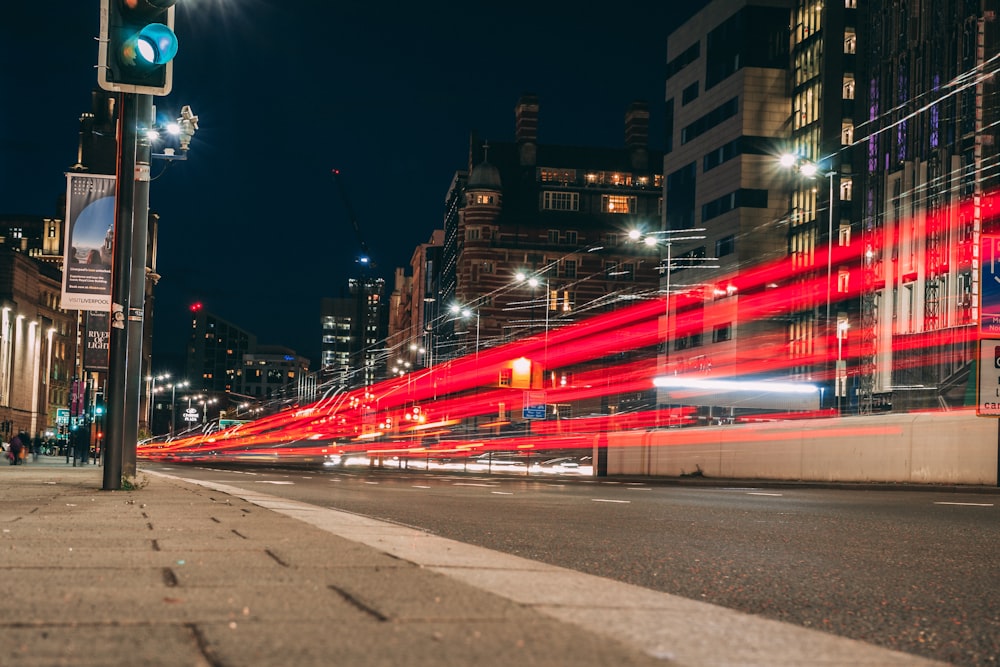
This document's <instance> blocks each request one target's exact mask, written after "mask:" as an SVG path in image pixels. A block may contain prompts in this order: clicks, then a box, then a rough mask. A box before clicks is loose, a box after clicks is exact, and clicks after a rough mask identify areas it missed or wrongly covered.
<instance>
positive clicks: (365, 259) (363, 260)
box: [331, 169, 375, 268]
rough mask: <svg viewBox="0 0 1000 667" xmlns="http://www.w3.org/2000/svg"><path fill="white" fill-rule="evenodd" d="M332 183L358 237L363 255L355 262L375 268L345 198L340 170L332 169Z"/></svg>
mask: <svg viewBox="0 0 1000 667" xmlns="http://www.w3.org/2000/svg"><path fill="white" fill-rule="evenodd" d="M331 171H332V173H333V182H334V183H336V184H337V191H338V192H340V198H341V199H342V200H343V202H344V208H345V209H347V217H348V218H350V220H351V226H352V227H354V233H355V234H356V235H357V237H358V245H359V246H361V252H362V253H363V254H362V255H361V256H360V257H358V259H357V262H358V264H361V265H362V266H364V267H368V268H375V262H373V261H372V257H371V251H369V250H368V243H366V242H365V235H364V234H363V233H362V232H361V225H360V224H358V216H357V215H356V214H355V213H354V207H353V206H352V205H351V198H350V197H348V196H347V190H346V189H345V188H344V183H343V181H341V180H340V170H339V169H333V170H331Z"/></svg>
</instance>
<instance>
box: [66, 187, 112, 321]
mask: <svg viewBox="0 0 1000 667" xmlns="http://www.w3.org/2000/svg"><path fill="white" fill-rule="evenodd" d="M114 227H115V177H114V176H104V175H97V174H66V233H65V235H64V237H63V238H64V239H65V246H66V250H65V254H64V256H63V283H62V303H61V304H60V305H61V306H62V308H63V309H65V310H100V311H105V312H108V311H110V310H111V263H112V262H111V260H112V240H113V236H114Z"/></svg>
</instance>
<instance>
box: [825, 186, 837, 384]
mask: <svg viewBox="0 0 1000 667" xmlns="http://www.w3.org/2000/svg"><path fill="white" fill-rule="evenodd" d="M835 173H836V172H833V171H831V172H829V173H827V175H826V177H827V179H828V180H829V181H830V200H829V201H828V202H827V209H828V213H829V214H828V216H827V230H826V322H825V326H824V329H825V331H826V333H825V338H826V341H825V343H826V344H825V345H824V346H823V348H824V353H825V354H826V364H825V366H826V368H827V370H829V369H830V352H829V349H830V282H831V278H832V274H833V177H834V174H835ZM836 382H837V380H836V371H834V385H835V386H836ZM835 393H836V392H835Z"/></svg>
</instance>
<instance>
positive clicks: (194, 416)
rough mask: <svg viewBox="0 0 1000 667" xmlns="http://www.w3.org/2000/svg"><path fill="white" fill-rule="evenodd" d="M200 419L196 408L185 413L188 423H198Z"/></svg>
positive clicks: (185, 419)
mask: <svg viewBox="0 0 1000 667" xmlns="http://www.w3.org/2000/svg"><path fill="white" fill-rule="evenodd" d="M198 419H199V415H198V411H197V410H195V409H194V408H187V409H186V410H185V411H184V421H186V422H196V421H198Z"/></svg>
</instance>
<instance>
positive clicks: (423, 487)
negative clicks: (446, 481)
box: [413, 484, 431, 489]
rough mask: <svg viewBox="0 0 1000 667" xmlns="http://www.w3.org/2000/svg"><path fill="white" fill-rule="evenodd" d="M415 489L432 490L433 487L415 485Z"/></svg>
mask: <svg viewBox="0 0 1000 667" xmlns="http://www.w3.org/2000/svg"><path fill="white" fill-rule="evenodd" d="M413 488H414V489H429V488H431V487H429V486H424V485H423V484H414V485H413Z"/></svg>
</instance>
